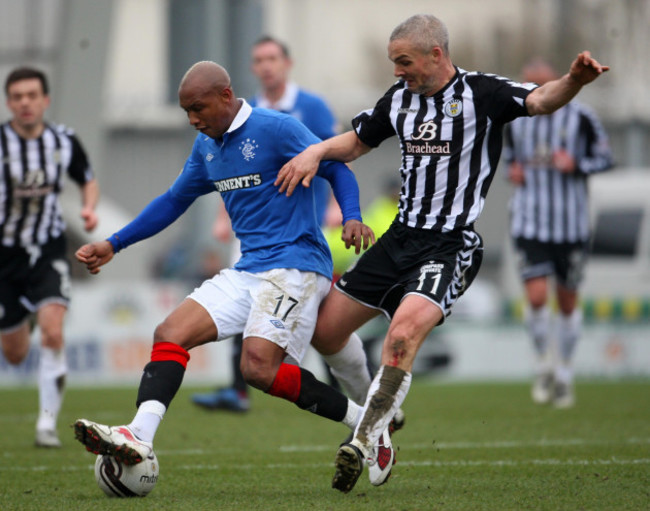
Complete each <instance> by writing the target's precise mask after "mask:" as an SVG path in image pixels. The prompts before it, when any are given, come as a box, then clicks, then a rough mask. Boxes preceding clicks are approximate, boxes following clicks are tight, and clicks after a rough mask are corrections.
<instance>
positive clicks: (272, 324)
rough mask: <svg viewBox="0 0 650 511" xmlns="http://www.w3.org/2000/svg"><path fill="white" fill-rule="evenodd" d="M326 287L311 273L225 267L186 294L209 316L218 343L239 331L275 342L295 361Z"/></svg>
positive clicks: (311, 330)
mask: <svg viewBox="0 0 650 511" xmlns="http://www.w3.org/2000/svg"><path fill="white" fill-rule="evenodd" d="M330 286H331V283H330V280H329V279H327V278H326V277H324V276H323V275H320V274H318V273H314V272H303V271H299V270H295V269H275V270H270V271H266V272H261V273H248V272H243V271H237V270H233V269H227V270H223V271H221V273H219V274H218V275H216V276H214V277H213V278H211V279H209V280H206V281H205V282H203V284H201V286H200V287H198V288H197V289H195V290H194V291H193V292H192V293H191V294H190V295H189V296H188V298H191V299H192V300H194V301H196V302H197V303H198V304H199V305H201V306H202V307H203V308H204V309H205V310H206V311H207V312H208V313H209V314H210V316H211V317H212V320H213V321H214V324H215V325H216V327H217V332H218V337H217V340H218V341H220V340H223V339H226V338H228V337H232V336H233V335H236V334H239V333H242V332H243V334H244V338H246V337H261V338H263V339H267V340H269V341H271V342H273V343H275V344H277V345H278V346H280V347H281V348H282V349H283V350H284V351H285V352H286V353H287V354H288V355H290V356H291V357H292V358H294V359H295V360H296V361H297V362H301V361H302V359H303V357H304V355H305V353H306V351H307V347H308V346H309V344H310V342H311V338H312V335H313V333H314V328H315V327H316V319H317V318H318V308H319V306H320V303H321V301H322V300H323V298H325V296H326V295H327V293H328V292H329V289H330Z"/></svg>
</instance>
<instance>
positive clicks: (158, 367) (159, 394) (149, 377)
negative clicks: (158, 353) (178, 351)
mask: <svg viewBox="0 0 650 511" xmlns="http://www.w3.org/2000/svg"><path fill="white" fill-rule="evenodd" d="M184 374H185V368H184V367H183V365H182V364H180V363H178V362H175V361H173V360H163V361H157V362H149V363H148V364H147V365H146V366H144V371H143V373H142V378H141V379H140V387H139V388H138V399H137V401H136V406H140V404H141V403H143V402H145V401H152V400H153V401H160V402H161V403H162V404H164V405H165V406H166V407H167V408H169V404H170V403H171V401H172V399H174V396H175V395H176V392H178V389H179V388H180V386H181V383H182V382H183V376H184Z"/></svg>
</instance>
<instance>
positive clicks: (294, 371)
mask: <svg viewBox="0 0 650 511" xmlns="http://www.w3.org/2000/svg"><path fill="white" fill-rule="evenodd" d="M300 380H301V377H300V367H298V366H295V365H292V364H282V365H280V369H278V372H277V374H276V375H275V380H273V385H271V388H270V389H269V390H268V394H271V395H272V396H276V397H281V398H282V399H286V400H287V401H291V402H292V403H295V402H296V401H298V396H299V395H300Z"/></svg>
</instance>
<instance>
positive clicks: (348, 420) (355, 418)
mask: <svg viewBox="0 0 650 511" xmlns="http://www.w3.org/2000/svg"><path fill="white" fill-rule="evenodd" d="M362 410H363V408H362V407H361V406H359V405H358V404H356V403H355V402H354V401H352V400H351V399H348V410H347V412H345V417H343V421H342V422H343V424H345V425H346V426H347V427H348V428H350V429H351V430H352V431H354V430H355V429H356V427H357V425H358V424H359V421H360V420H361V411H362Z"/></svg>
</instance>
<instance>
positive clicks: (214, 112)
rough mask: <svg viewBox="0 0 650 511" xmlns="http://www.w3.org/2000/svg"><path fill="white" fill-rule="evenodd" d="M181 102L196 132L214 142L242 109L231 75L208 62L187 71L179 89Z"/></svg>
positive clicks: (220, 67) (215, 64)
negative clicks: (231, 82)
mask: <svg viewBox="0 0 650 511" xmlns="http://www.w3.org/2000/svg"><path fill="white" fill-rule="evenodd" d="M178 100H179V103H180V106H181V108H182V109H183V110H185V112H186V113H187V117H188V119H189V121H190V124H191V125H192V126H194V129H196V130H198V131H200V132H201V133H203V134H205V135H208V136H209V137H212V138H220V137H221V136H223V134H224V133H225V132H226V131H227V130H228V128H229V127H230V124H231V123H232V121H233V119H234V118H235V116H236V115H237V112H238V111H239V108H240V107H241V103H240V102H239V100H238V99H237V98H236V96H235V94H234V92H233V90H232V87H231V86H230V76H229V75H228V71H226V70H225V69H224V68H223V67H222V66H220V65H219V64H217V63H216V62H210V61H207V60H206V61H201V62H197V63H196V64H194V65H193V66H192V67H191V68H189V69H188V70H187V72H186V73H185V76H183V79H182V80H181V84H180V85H179V87H178Z"/></svg>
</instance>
